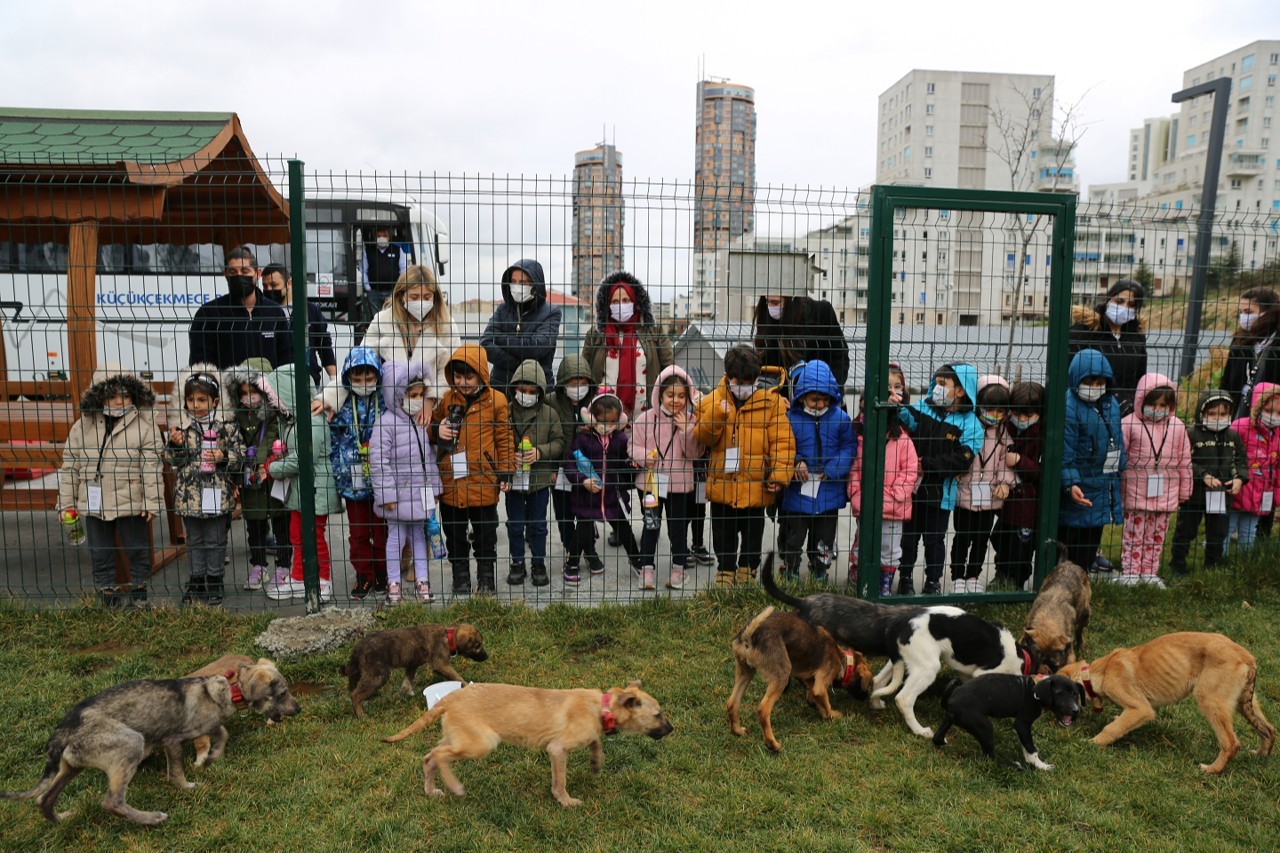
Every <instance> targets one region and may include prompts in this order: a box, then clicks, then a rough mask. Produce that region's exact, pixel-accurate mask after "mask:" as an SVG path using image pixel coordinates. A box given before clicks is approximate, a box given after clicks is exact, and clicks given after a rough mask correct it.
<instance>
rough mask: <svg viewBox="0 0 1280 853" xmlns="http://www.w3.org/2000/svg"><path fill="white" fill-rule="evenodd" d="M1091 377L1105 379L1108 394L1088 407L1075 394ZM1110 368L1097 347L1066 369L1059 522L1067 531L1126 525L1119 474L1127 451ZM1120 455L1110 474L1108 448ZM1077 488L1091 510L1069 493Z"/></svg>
mask: <svg viewBox="0 0 1280 853" xmlns="http://www.w3.org/2000/svg"><path fill="white" fill-rule="evenodd" d="M1089 376H1101V377H1102V378H1104V379H1106V380H1107V393H1105V394H1103V395H1102V399H1100V400H1098V401H1097V402H1094V403H1086V402H1085V401H1084V400H1081V399H1080V397H1079V396H1078V395H1077V394H1076V389H1077V388H1078V387H1079V385H1080V383H1081V381H1083V380H1084V379H1085V378H1086V377H1089ZM1111 382H1112V373H1111V364H1110V363H1109V362H1108V361H1107V358H1106V356H1104V355H1103V354H1102V353H1100V352H1099V351H1098V350H1096V349H1085V350H1081V351H1080V352H1078V353H1076V354H1075V356H1074V357H1073V358H1072V359H1071V366H1070V367H1068V368H1067V384H1068V387H1069V390H1067V391H1066V392H1064V393H1065V394H1066V395H1067V415H1066V423H1065V424H1064V425H1063V444H1062V490H1063V495H1062V504H1061V508H1060V509H1059V511H1058V522H1059V524H1061V525H1062V526H1064V527H1102V526H1104V525H1107V524H1121V523H1122V522H1123V521H1124V498H1123V493H1122V491H1121V487H1120V471H1123V470H1124V469H1125V466H1126V465H1127V464H1128V456H1127V454H1126V452H1125V447H1124V429H1123V428H1122V427H1121V425H1120V401H1119V400H1117V399H1116V395H1115V394H1113V393H1112V392H1111ZM1112 449H1114V450H1118V451H1119V452H1120V465H1119V470H1117V471H1107V470H1105V468H1106V461H1107V453H1108V451H1109V450H1112ZM1072 486H1079V487H1080V490H1081V491H1082V492H1084V496H1085V497H1086V498H1087V499H1089V500H1090V501H1092V502H1093V506H1081V505H1080V504H1078V503H1076V502H1075V501H1073V500H1071V498H1070V496H1069V495H1067V494H1066V492H1067V491H1068V490H1069V489H1070V488H1071V487H1072Z"/></svg>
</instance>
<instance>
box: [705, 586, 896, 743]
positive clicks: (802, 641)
mask: <svg viewBox="0 0 1280 853" xmlns="http://www.w3.org/2000/svg"><path fill="white" fill-rule="evenodd" d="M732 648H733V659H734V664H735V668H736V673H737V680H736V681H735V682H734V684H733V692H732V694H731V695H730V696H729V701H728V703H727V704H726V705H725V710H727V711H728V712H729V731H731V732H733V733H734V734H735V735H737V736H738V737H741V736H743V735H745V734H746V733H747V730H746V729H745V728H743V727H742V721H741V719H740V716H739V710H740V708H741V707H742V697H743V696H744V695H745V694H746V692H747V686H748V685H749V684H751V680H752V679H753V678H754V677H755V675H756V673H759V674H760V675H761V677H763V678H764V680H765V682H766V684H767V686H766V687H765V692H764V698H763V699H762V700H760V706H759V708H758V709H757V712H756V714H757V716H758V718H759V720H760V728H761V729H763V730H764V742H765V745H766V746H768V747H769V749H771V750H773V751H774V752H777V751H779V750H780V749H782V744H781V743H780V742H779V741H778V739H777V737H776V736H775V735H774V733H773V707H774V705H776V704H777V703H778V700H779V699H781V698H782V693H783V691H784V690H786V689H787V685H788V684H789V683H790V681H791V678H792V677H793V676H794V677H795V678H798V679H799V680H800V681H801V682H802V683H803V684H804V686H805V689H806V692H805V700H806V701H807V702H808V703H809V704H810V705H812V706H813V707H814V708H816V709H817V710H818V713H819V714H821V715H822V718H823V719H824V720H833V719H837V718H839V717H841V716H843V715H842V714H841V713H840V712H839V711H836V710H833V709H832V707H831V700H830V697H829V693H830V691H831V688H833V687H843V688H845V689H847V690H848V691H849V692H850V693H851V694H853V695H854V696H855V697H857V698H859V699H865V698H867V696H868V695H869V691H870V689H871V680H872V677H873V676H872V672H871V666H870V665H869V664H868V663H867V659H866V658H865V657H864V656H863V655H862V653H861V652H858V651H856V650H852V649H843V648H841V647H840V646H838V645H837V644H836V641H835V638H834V637H832V636H831V633H830V632H829V631H828V630H827V629H826V628H814V627H813V626H812V625H810V624H809V623H808V622H806V621H804V620H803V619H801V618H800V617H799V616H796V615H795V614H794V613H787V612H774V608H773V607H772V606H770V607H766V608H765V609H764V610H762V611H760V613H758V614H756V616H755V617H754V618H753V619H752V620H751V621H750V622H748V623H747V624H746V626H745V627H743V629H742V630H741V631H739V632H738V635H737V636H736V637H734V638H733V645H732Z"/></svg>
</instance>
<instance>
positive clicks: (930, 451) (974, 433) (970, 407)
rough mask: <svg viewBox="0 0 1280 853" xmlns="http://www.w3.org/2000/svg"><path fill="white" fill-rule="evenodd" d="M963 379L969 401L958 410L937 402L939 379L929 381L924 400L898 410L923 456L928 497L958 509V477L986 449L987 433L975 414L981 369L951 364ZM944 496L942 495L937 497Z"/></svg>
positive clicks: (923, 484) (923, 481)
mask: <svg viewBox="0 0 1280 853" xmlns="http://www.w3.org/2000/svg"><path fill="white" fill-rule="evenodd" d="M943 368H950V369H951V370H953V371H954V372H955V374H956V377H957V378H958V379H959V380H960V387H961V388H963V389H964V394H965V400H964V402H963V404H962V405H961V406H960V407H959V409H958V410H957V411H954V412H952V411H948V410H947V408H949V407H944V408H939V407H937V406H935V405H934V404H933V389H934V388H935V387H936V386H937V384H938V382H937V378H936V375H935V378H934V380H933V381H932V382H930V384H929V391H928V392H927V393H926V394H925V395H924V398H923V399H920V400H917V401H916V402H914V403H912V404H911V405H910V406H908V407H907V408H904V409H902V410H901V411H899V413H898V417H899V418H900V419H901V421H902V423H903V424H904V425H905V426H906V428H907V430H908V431H909V432H910V433H911V440H912V441H914V442H915V445H916V455H917V456H918V457H919V459H920V487H921V489H925V490H927V491H925V494H924V497H925V498H926V499H929V500H940V501H941V507H942V509H945V510H947V511H950V510H953V509H955V508H956V498H957V496H958V495H959V492H960V487H959V484H958V483H957V480H958V479H959V478H960V476H961V475H963V474H964V473H966V472H967V471H968V470H969V466H971V465H972V464H973V458H974V457H975V456H977V455H978V453H979V452H980V451H981V450H982V445H983V443H984V442H985V441H986V432H985V431H984V430H983V428H982V421H980V420H978V416H977V414H975V408H974V407H975V405H976V401H977V399H978V369H977V368H976V367H974V366H973V365H972V364H947V365H943ZM935 495H940V498H936V497H934V496H935Z"/></svg>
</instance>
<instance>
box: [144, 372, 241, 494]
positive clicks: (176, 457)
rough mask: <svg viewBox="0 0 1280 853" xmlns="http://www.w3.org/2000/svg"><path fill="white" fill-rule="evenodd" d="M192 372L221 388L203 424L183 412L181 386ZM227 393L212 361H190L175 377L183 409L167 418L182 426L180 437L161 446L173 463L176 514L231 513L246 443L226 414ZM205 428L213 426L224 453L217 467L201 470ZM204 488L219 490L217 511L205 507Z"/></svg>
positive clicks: (184, 384)
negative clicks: (216, 400) (176, 440)
mask: <svg viewBox="0 0 1280 853" xmlns="http://www.w3.org/2000/svg"><path fill="white" fill-rule="evenodd" d="M195 374H199V375H201V376H206V377H208V378H209V379H210V380H212V381H214V382H216V383H217V384H218V387H219V388H220V389H221V390H220V392H219V396H218V406H217V407H216V408H215V409H214V411H213V413H212V417H211V419H210V420H208V421H206V423H205V424H200V423H197V422H196V421H195V420H194V419H193V418H192V417H191V416H190V415H189V414H187V413H186V408H185V403H184V402H182V399H181V398H182V389H183V388H185V387H186V384H187V381H188V380H189V379H190V378H191V377H192V376H193V375H195ZM227 393H228V392H227V389H225V388H222V377H221V376H220V375H219V373H218V369H217V368H216V367H214V366H213V365H212V364H207V363H201V364H193V365H191V366H190V367H188V368H187V369H186V370H184V371H183V372H182V373H181V374H180V375H179V377H178V384H177V386H176V387H175V391H174V395H175V398H177V402H178V403H179V405H182V406H183V409H182V413H181V414H180V415H179V416H178V417H175V418H171V419H170V421H169V422H170V424H176V425H178V428H179V429H181V430H182V441H180V442H178V443H177V444H175V443H173V441H171V440H169V441H166V442H165V448H164V453H165V458H166V459H167V460H168V461H169V464H170V465H171V466H172V467H173V472H174V489H173V509H174V511H175V512H176V513H178V515H181V516H186V517H192V518H214V517H217V516H221V515H230V514H231V510H232V502H233V500H234V498H235V494H236V490H237V489H239V488H240V483H241V482H242V481H243V480H242V478H243V477H244V474H243V465H244V452H245V447H244V441H243V440H242V439H241V438H240V429H239V428H238V427H237V426H236V424H235V421H233V420H231V419H230V418H229V417H228V415H227V409H226V408H225V406H226V399H227ZM206 429H212V430H213V431H214V432H215V433H217V439H216V441H217V443H218V449H219V450H221V451H222V452H223V454H224V457H223V460H222V461H221V462H219V463H218V465H217V467H216V469H215V470H214V471H211V472H208V473H205V472H203V471H201V470H200V457H201V455H202V452H201V451H202V450H203V444H204V433H205V430H206ZM205 489H217V490H218V495H219V502H220V504H221V509H220V510H219V511H217V512H206V511H205V510H204V505H205V504H204V490H205Z"/></svg>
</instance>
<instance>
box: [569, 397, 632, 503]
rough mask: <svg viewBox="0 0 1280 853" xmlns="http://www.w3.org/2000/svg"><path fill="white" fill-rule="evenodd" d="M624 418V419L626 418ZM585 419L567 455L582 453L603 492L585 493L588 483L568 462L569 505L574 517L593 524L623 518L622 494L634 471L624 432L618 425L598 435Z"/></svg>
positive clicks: (584, 407)
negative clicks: (593, 470) (590, 520)
mask: <svg viewBox="0 0 1280 853" xmlns="http://www.w3.org/2000/svg"><path fill="white" fill-rule="evenodd" d="M602 396H603V395H602ZM608 396H610V397H613V398H614V399H617V395H614V394H608ZM593 400H594V398H593ZM618 404H619V405H621V404H622V401H621V400H618ZM589 405H590V404H588V406H589ZM588 406H583V409H584V410H586V409H587V408H588ZM623 417H624V418H625V415H624V416H623ZM584 420H585V421H586V422H587V424H588V427H589V428H588V429H586V430H584V431H582V432H580V433H578V434H577V435H576V436H574V439H573V444H572V445H571V446H570V448H569V455H570V457H573V452H574V451H576V450H581V451H582V453H583V455H584V456H586V457H587V459H589V460H590V461H591V467H593V468H594V469H595V472H596V476H597V477H599V478H600V485H601V486H603V490H602V491H600V492H599V493H596V494H592V493H591V492H589V491H587V489H586V487H585V486H583V485H582V484H583V483H585V482H586V480H587V477H586V475H585V474H583V473H582V472H580V471H579V470H578V466H577V463H576V462H575V463H571V466H570V467H569V468H568V476H569V482H571V483H573V485H574V489H573V493H572V494H571V495H570V496H569V506H570V508H571V509H572V510H573V517H574V518H590V519H595V520H596V521H607V520H609V519H618V518H622V517H623V515H624V513H623V510H622V499H621V498H622V492H624V491H626V490H627V489H629V488H630V487H631V483H632V478H631V475H632V473H633V472H634V471H635V468H633V467H632V466H631V457H630V455H629V454H628V453H627V444H628V437H627V432H626V430H625V429H623V428H622V426H620V427H619V428H618V429H617V430H615V431H614V432H612V433H610V434H609V435H601V434H600V433H598V432H596V430H595V428H594V426H593V425H592V419H591V417H590V414H589V413H586V414H584ZM620 424H622V425H623V426H625V424H626V421H625V420H622V421H620Z"/></svg>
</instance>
